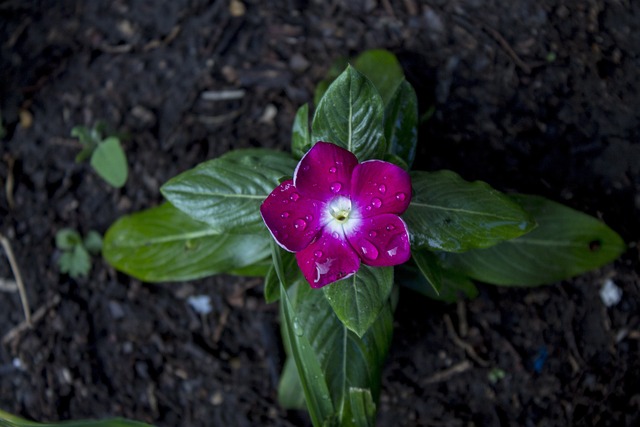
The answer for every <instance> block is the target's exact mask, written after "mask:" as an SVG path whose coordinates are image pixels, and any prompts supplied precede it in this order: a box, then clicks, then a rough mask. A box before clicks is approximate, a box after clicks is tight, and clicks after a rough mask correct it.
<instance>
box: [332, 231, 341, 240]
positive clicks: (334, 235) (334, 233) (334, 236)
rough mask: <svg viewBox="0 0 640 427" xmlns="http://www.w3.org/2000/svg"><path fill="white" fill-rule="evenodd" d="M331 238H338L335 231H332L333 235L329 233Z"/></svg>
mask: <svg viewBox="0 0 640 427" xmlns="http://www.w3.org/2000/svg"><path fill="white" fill-rule="evenodd" d="M331 236H333V238H334V239H337V238H338V237H339V236H338V233H337V232H336V231H334V232H333V233H331Z"/></svg>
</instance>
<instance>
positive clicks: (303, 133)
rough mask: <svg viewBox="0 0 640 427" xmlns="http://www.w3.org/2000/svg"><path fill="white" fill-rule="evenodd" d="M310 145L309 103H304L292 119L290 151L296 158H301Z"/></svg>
mask: <svg viewBox="0 0 640 427" xmlns="http://www.w3.org/2000/svg"><path fill="white" fill-rule="evenodd" d="M314 142H316V141H314ZM312 145H313V144H312V143H311V132H310V131H309V104H304V105H303V106H302V107H300V108H298V112H297V113H296V117H295V119H294V120H293V128H292V129H291V153H292V154H293V156H294V157H295V158H296V159H301V158H302V156H304V155H305V153H306V152H307V151H309V149H310V148H311V146H312Z"/></svg>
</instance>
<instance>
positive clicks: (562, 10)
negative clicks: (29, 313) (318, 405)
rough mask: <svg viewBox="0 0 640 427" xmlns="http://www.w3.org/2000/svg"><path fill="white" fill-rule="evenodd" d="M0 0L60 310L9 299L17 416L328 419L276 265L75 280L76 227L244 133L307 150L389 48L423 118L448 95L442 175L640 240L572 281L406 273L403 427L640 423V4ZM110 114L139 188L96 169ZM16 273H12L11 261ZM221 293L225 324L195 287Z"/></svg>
mask: <svg viewBox="0 0 640 427" xmlns="http://www.w3.org/2000/svg"><path fill="white" fill-rule="evenodd" d="M0 16H1V21H0V36H1V37H0V43H1V47H0V49H1V56H0V70H1V79H0V108H1V114H2V123H3V125H4V127H5V129H6V136H5V137H4V138H3V139H2V141H1V145H0V154H1V156H0V182H1V183H2V186H1V188H2V192H1V194H0V218H1V223H0V232H2V233H3V234H4V235H5V236H7V237H8V239H9V240H10V242H11V245H12V247H13V250H14V252H15V254H16V257H17V260H18V262H19V264H20V266H21V267H22V275H23V277H24V280H25V282H26V286H27V288H28V297H29V301H30V303H31V307H32V308H33V310H34V311H35V312H36V313H37V314H36V321H35V327H34V328H33V329H25V328H23V327H22V326H21V324H22V322H23V314H22V309H21V306H20V300H19V296H18V294H17V293H16V292H12V291H10V290H6V291H4V292H0V337H2V338H3V339H2V344H1V345H0V408H3V409H5V410H8V411H11V412H14V413H17V414H20V415H23V416H25V417H28V418H33V419H37V420H64V419H78V418H86V417H107V416H123V417H128V418H134V419H138V420H141V421H146V422H149V423H153V424H156V425H157V426H160V427H174V426H214V425H221V426H222V425H224V426H257V425H260V426H298V425H308V424H309V422H308V421H307V418H306V415H305V414H304V413H300V412H296V411H285V410H283V409H281V408H280V407H279V406H278V404H277V402H276V389H277V379H278V375H279V372H280V369H281V367H282V364H283V361H284V352H283V349H282V346H281V343H280V337H279V330H278V323H277V321H278V319H277V308H276V306H275V305H267V304H265V302H264V299H263V297H262V281H261V280H259V279H241V278H236V277H230V276H219V277H214V278H209V279H206V280H200V281H195V282H191V283H165V284H146V283H140V282H139V281H137V280H134V279H131V278H129V277H127V276H125V275H122V274H119V273H117V272H115V271H114V270H113V269H111V268H110V267H109V266H108V265H106V263H105V262H104V261H102V260H101V259H95V260H94V263H93V269H92V271H91V274H90V275H89V278H87V279H81V280H73V279H71V278H69V277H68V276H67V275H63V274H60V273H59V270H58V268H57V264H56V263H57V259H58V258H59V256H60V252H59V251H58V250H56V248H55V242H54V235H55V233H56V231H58V230H59V229H61V228H63V227H71V228H75V229H78V230H80V231H81V232H83V233H86V232H87V231H89V230H91V229H96V230H98V231H99V232H101V233H104V231H106V229H107V228H108V227H109V225H110V224H111V223H113V222H114V221H115V220H116V219H117V218H118V217H119V216H121V215H123V214H126V213H130V212H133V211H136V210H140V209H144V208H147V207H150V206H153V205H156V204H157V203H159V202H160V201H161V196H160V193H159V191H158V188H159V186H160V185H161V184H162V183H163V182H164V181H166V180H167V179H168V178H170V177H172V176H174V175H175V174H177V173H178V172H180V171H183V170H185V169H188V168H190V167H192V166H194V165H196V164H197V163H199V162H201V161H203V160H206V159H210V158H213V157H216V156H218V155H220V154H222V153H225V152H227V151H228V150H231V149H235V148H243V147H276V148H281V149H286V148H287V147H288V144H289V139H290V129H291V123H292V119H293V115H294V113H295V111H296V109H297V108H298V106H300V105H301V104H302V103H304V102H308V101H310V100H311V99H312V96H313V88H314V87H315V84H316V83H317V82H318V81H319V80H320V79H321V78H322V77H323V76H324V73H325V72H326V71H327V69H328V68H329V66H330V65H331V63H332V61H333V60H334V59H336V58H337V57H339V56H342V55H354V54H357V53H359V52H361V51H362V50H365V49H368V48H380V47H382V48H387V49H389V50H391V51H393V52H394V53H396V54H397V55H398V56H399V58H400V59H401V62H402V64H403V66H404V67H405V70H406V73H407V76H408V78H409V80H410V81H411V83H412V84H413V85H414V86H415V87H416V89H417V91H418V92H419V96H420V101H421V106H420V107H421V112H426V111H428V110H429V109H430V108H435V114H434V115H433V116H432V117H431V119H429V120H427V121H425V122H424V123H423V125H422V126H421V129H420V153H419V157H418V166H419V167H420V168H422V169H425V170H437V169H442V168H448V169H453V170H455V171H457V172H458V173H460V174H461V175H462V176H463V177H464V178H466V179H469V180H471V179H482V180H485V181H487V182H489V183H490V184H491V185H493V186H494V187H496V188H498V189H501V190H504V191H518V192H525V193H535V194H541V195H544V196H546V197H549V198H551V199H553V200H557V201H561V202H563V203H565V204H567V205H569V206H572V207H575V208H578V209H580V210H583V211H586V212H587V213H589V214H592V215H595V216H597V217H600V218H602V219H603V220H604V221H606V222H607V223H608V224H609V225H610V226H612V227H613V228H614V229H615V230H616V231H618V232H619V233H620V234H621V235H622V237H623V238H624V239H625V241H626V242H627V243H628V244H629V250H628V251H627V252H626V253H625V254H624V256H623V257H622V258H621V259H620V260H618V261H617V262H615V263H614V264H613V265H610V266H607V267H605V268H603V269H601V270H600V271H596V272H592V273H589V274H586V275H584V276H582V277H579V278H576V279H574V280H569V281H565V282H563V283H559V284H555V285H552V286H546V287H540V288H536V289H503V288H496V287H492V286H485V285H480V296H479V297H478V298H477V299H475V300H473V301H465V302H461V303H460V304H458V305H455V304H454V305H444V304H441V303H438V302H435V301H431V300H429V299H427V298H424V297H421V296H416V295H415V294H413V293H411V291H408V290H403V291H402V292H401V294H400V304H399V307H398V312H397V320H396V322H395V330H394V343H393V347H392V350H391V354H390V356H389V359H388V362H387V364H386V368H385V370H384V378H383V393H382V396H381V401H380V405H379V407H380V411H379V417H378V421H379V425H381V426H391V425H393V426H418V425H419V426H569V425H571V426H636V425H640V415H639V414H640V385H639V384H640V360H639V358H638V347H639V345H638V344H639V340H640V277H639V271H640V268H639V266H640V254H639V249H638V243H639V242H640V223H639V221H638V218H639V217H640V143H639V141H640V76H639V74H638V70H639V69H640V3H639V2H637V1H632V0H609V1H602V0H540V1H535V0H514V1H512V2H503V1H499V0H484V1H483V0H427V1H419V0H379V1H376V0H354V1H346V0H343V1H339V0H308V1H303V0H286V1H285V0H278V1H273V2H265V1H259V0H243V1H242V2H240V1H228V0H225V1H222V0H208V1H205V0H173V1H164V2H153V1H148V0H138V1H124V0H116V1H105V0H96V1H86V2H84V1H81V0H63V1H57V2H50V1H35V0H34V1H18V0H15V1H12V0H4V1H0ZM238 89H240V90H242V92H237V94H238V95H236V97H235V98H234V99H227V100H212V98H211V97H212V94H213V96H214V98H215V94H219V93H220V92H221V91H228V90H238ZM98 119H104V120H106V121H107V122H108V123H109V124H110V125H111V126H113V127H115V128H116V129H118V130H119V131H122V132H126V133H127V134H128V135H129V137H128V138H127V139H126V140H125V142H124V147H125V150H126V153H127V157H128V162H129V167H130V177H129V181H128V182H127V184H126V186H125V187H124V188H122V189H120V190H116V189H113V188H111V187H109V186H108V185H107V184H105V183H104V182H102V181H101V180H100V178H98V177H97V176H96V175H95V173H93V172H92V171H91V169H90V168H89V166H88V165H87V164H76V163H75V162H74V157H75V155H76V154H77V152H78V151H79V149H80V146H79V145H78V143H77V142H76V141H75V140H73V139H71V138H70V137H69V133H70V130H71V128H72V127H73V126H75V125H78V124H93V123H94V122H95V121H96V120H98ZM0 278H2V279H3V280H8V279H11V278H12V273H11V270H10V268H9V264H8V262H7V261H6V260H5V258H4V256H3V257H2V258H0ZM606 279H611V280H613V281H614V283H615V284H616V285H617V286H619V287H620V288H621V289H622V292H623V294H622V300H621V301H620V302H619V303H618V304H617V305H615V306H612V307H606V306H605V305H604V304H603V302H602V300H601V298H600V296H599V291H600V289H601V287H602V285H603V283H604V282H605V280H606ZM203 294H204V295H209V296H210V297H211V301H212V306H213V310H212V312H211V313H210V314H209V315H206V316H201V315H199V314H197V313H195V312H194V311H193V309H192V308H191V307H190V306H189V305H188V304H187V302H186V299H187V298H188V297H189V296H193V295H203ZM500 373H504V376H503V377H502V378H500V377H501V375H499V374H500Z"/></svg>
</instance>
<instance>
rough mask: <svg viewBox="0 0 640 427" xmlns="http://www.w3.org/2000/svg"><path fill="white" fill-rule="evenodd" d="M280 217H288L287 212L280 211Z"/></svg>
mask: <svg viewBox="0 0 640 427" xmlns="http://www.w3.org/2000/svg"><path fill="white" fill-rule="evenodd" d="M280 216H281V217H282V218H289V212H282V215H280Z"/></svg>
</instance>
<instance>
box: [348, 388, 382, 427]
mask: <svg viewBox="0 0 640 427" xmlns="http://www.w3.org/2000/svg"><path fill="white" fill-rule="evenodd" d="M349 402H350V403H351V411H352V413H353V420H354V421H355V423H354V424H355V426H356V427H375V425H376V404H375V403H374V401H373V397H372V396H371V390H369V389H367V388H356V387H351V388H350V389H349Z"/></svg>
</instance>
